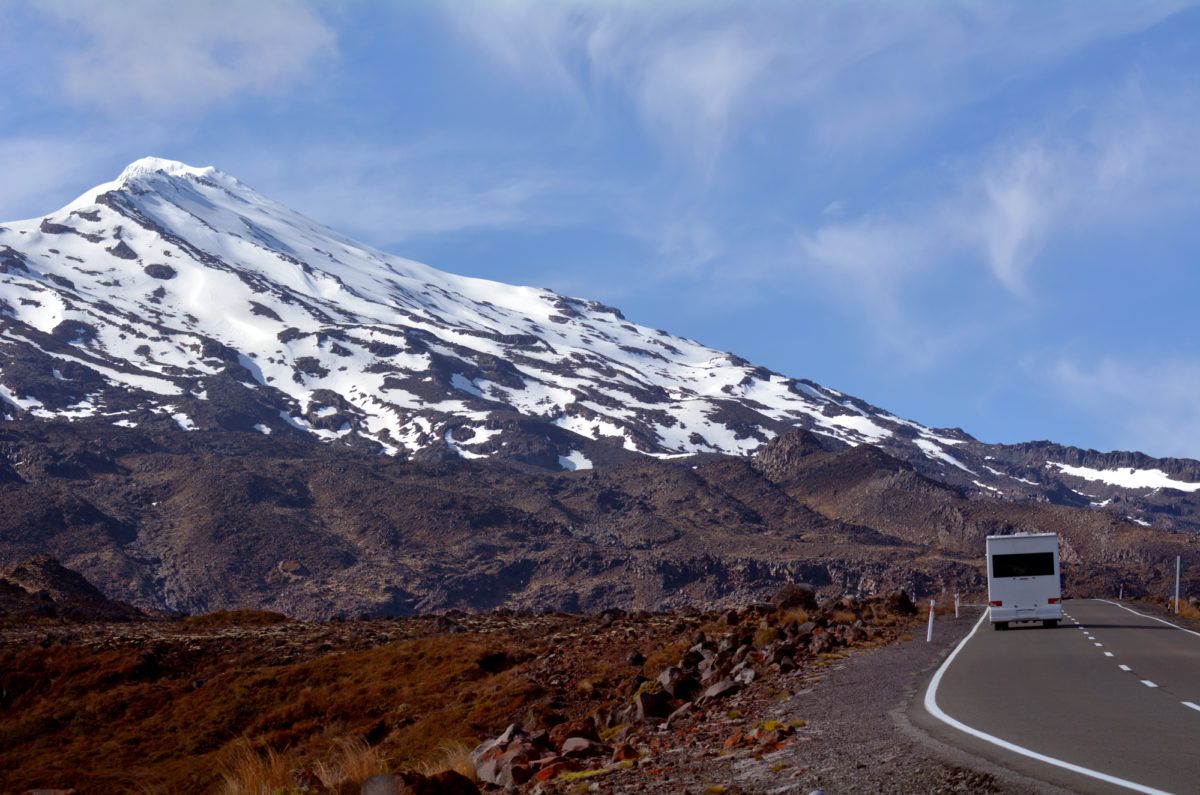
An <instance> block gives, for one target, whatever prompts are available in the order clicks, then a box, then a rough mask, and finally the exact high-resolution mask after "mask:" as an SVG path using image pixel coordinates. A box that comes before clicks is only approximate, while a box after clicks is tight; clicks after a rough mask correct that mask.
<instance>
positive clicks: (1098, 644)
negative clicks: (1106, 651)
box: [1092, 643, 1104, 646]
mask: <svg viewBox="0 0 1200 795" xmlns="http://www.w3.org/2000/svg"><path fill="white" fill-rule="evenodd" d="M1092 645H1093V646H1103V645H1104V644H1103V643H1093V644H1092Z"/></svg>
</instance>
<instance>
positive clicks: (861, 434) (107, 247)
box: [0, 158, 1200, 526]
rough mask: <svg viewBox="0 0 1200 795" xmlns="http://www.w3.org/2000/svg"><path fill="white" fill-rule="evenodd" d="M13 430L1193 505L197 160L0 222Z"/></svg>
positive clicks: (1182, 478)
mask: <svg viewBox="0 0 1200 795" xmlns="http://www.w3.org/2000/svg"><path fill="white" fill-rule="evenodd" d="M37 418H42V419H55V418H58V419H66V420H70V421H72V422H84V423H89V424H90V423H107V424H111V425H115V426H138V427H142V428H155V427H161V428H162V429H163V431H164V432H167V431H170V432H176V431H197V432H199V431H236V432H247V433H262V434H284V435H286V434H297V433H300V434H310V435H313V436H316V437H319V438H320V439H323V440H326V441H328V442H330V443H337V444H351V445H355V446H358V447H361V448H363V449H366V450H374V451H377V452H379V453H381V454H387V455H394V456H418V457H428V456H438V455H441V456H460V457H463V458H500V459H506V460H520V461H524V462H526V463H531V464H535V465H538V466H542V467H544V468H548V469H554V468H562V469H586V468H590V467H592V466H593V465H594V464H595V465H600V464H603V463H607V462H610V461H615V460H619V459H622V458H627V457H629V456H630V455H633V454H645V455H650V456H658V457H670V456H684V455H691V454H698V453H725V454H733V455H744V454H749V453H751V452H753V451H754V450H756V449H758V448H759V447H760V446H762V445H763V444H765V443H766V442H767V441H769V440H770V439H772V438H774V437H775V436H777V435H779V434H780V433H782V432H783V431H785V430H786V429H788V428H792V427H802V428H805V429H808V430H811V431H813V432H814V433H816V434H818V435H820V436H821V437H822V438H823V439H825V440H826V441H827V442H828V443H829V445H830V446H832V447H838V446H844V445H858V444H862V443H869V444H873V445H877V446H879V447H881V448H883V449H884V450H886V451H887V452H889V453H890V454H892V455H894V456H897V457H900V458H902V459H905V460H908V461H910V462H912V463H913V464H915V465H916V466H917V467H918V469H919V470H920V471H922V472H923V473H925V474H928V475H930V476H933V477H935V478H937V479H939V480H942V481H944V482H948V483H951V484H954V485H956V486H960V487H962V488H963V489H965V490H966V491H968V492H970V493H973V494H976V495H978V496H984V495H994V496H1003V497H1007V498H1013V499H1023V500H1029V499H1039V500H1051V501H1055V502H1066V503H1072V504H1076V505H1080V506H1083V507H1086V506H1088V505H1089V504H1091V505H1093V507H1098V508H1105V509H1107V510H1119V511H1121V512H1123V513H1124V514H1126V515H1130V516H1132V517H1133V518H1135V519H1138V520H1140V521H1151V520H1153V519H1154V516H1153V514H1156V513H1157V514H1159V516H1158V520H1159V522H1160V523H1165V526H1170V524H1171V523H1172V521H1174V519H1172V518H1171V517H1170V516H1167V515H1166V514H1164V513H1162V512H1161V511H1160V510H1159V509H1161V508H1162V507H1163V506H1166V505H1172V506H1177V505H1178V504H1179V500H1180V499H1184V501H1185V502H1186V503H1187V504H1189V505H1190V504H1191V503H1195V502H1196V501H1197V499H1198V498H1197V497H1196V495H1197V492H1198V490H1200V463H1197V462H1195V461H1185V460H1173V459H1172V460H1162V461H1158V460H1153V459H1148V458H1146V457H1145V456H1141V455H1140V454H1126V453H1119V454H1098V453H1094V452H1091V451H1080V450H1076V449H1073V448H1060V447H1057V446H1054V445H1048V444H1045V443H1034V444H1031V445H1017V446H999V445H987V444H983V443H980V442H978V441H977V440H975V439H973V438H972V437H970V436H969V435H967V434H966V433H964V432H962V431H960V430H957V429H954V430H945V429H933V428H927V427H925V426H922V425H920V424H918V423H915V422H912V421H909V420H906V419H902V418H900V417H897V416H895V415H893V414H891V413H889V412H887V411H884V410H882V409H879V408H876V407H874V406H871V405H870V404H868V403H865V402H863V401H861V400H858V399H857V398H853V397H850V396H848V395H845V394H842V393H840V392H838V391H836V390H834V389H830V388H827V387H823V386H820V385H818V384H816V383H813V382H811V381H807V380H803V379H796V378H792V377H788V376H785V375H781V374H779V373H774V372H771V371H769V370H766V369H764V368H761V367H756V366H754V365H753V364H751V363H749V362H746V361H745V360H743V359H740V358H738V357H737V356H734V355H731V354H727V353H723V352H721V351H716V350H713V349H711V348H707V347H705V346H704V345H702V344H700V343H698V342H695V341H692V340H688V339H682V338H679V337H674V336H671V335H669V334H667V333H666V332H663V331H657V330H654V329H650V328H646V327H644V326H640V325H638V324H636V323H632V322H630V321H628V320H626V319H625V318H624V317H623V316H622V315H621V313H620V312H619V311H617V310H616V309H613V308H611V307H608V306H604V305H603V304H599V303H596V302H594V301H587V300H582V299H578V298H569V297H565V296H562V295H558V294H556V293H554V292H551V291H549V290H544V289H538V288H533V287H514V286H510V285H506V284H501V283H497V282H492V281H486V280H482V279H473V278H466V277H461V276H455V275H452V274H449V273H445V272H442V271H439V270H436V269H434V268H431V267H429V266H426V265H422V264H420V263H417V262H413V261H411V260H407V259H403V258H401V257H397V256H394V255H391V254H387V253H384V252H381V251H378V250H375V249H372V248H371V247H369V246H366V245H363V244H361V243H358V242H356V241H354V240H351V239H349V238H347V237H345V236H343V235H340V234H338V233H336V232H334V231H332V230H330V229H328V228H326V227H324V226H322V225H320V224H319V223H316V222H314V221H312V220H310V219H308V218H306V217H304V216H303V215H301V214H299V213H296V212H294V211H292V210H290V209H288V208H286V207H284V206H282V205H280V204H278V203H276V202H274V201H272V200H270V199H268V198H266V197H264V196H262V195H260V194H259V193H257V192H256V191H254V190H252V189H251V188H250V187H248V186H246V185H244V184H242V183H241V182H239V181H238V180H237V179H235V178H233V177H231V176H229V175H227V174H224V173H222V172H220V171H218V170H216V169H214V168H211V167H209V168H194V167H191V166H187V165H184V164H182V163H178V162H174V161H169V160H161V159H158V158H145V159H142V160H139V161H137V162H135V163H133V164H131V165H130V166H129V167H128V168H126V169H125V171H123V172H122V173H121V175H120V176H119V177H118V178H117V179H116V180H114V181H112V182H108V183H105V184H103V185H100V186H98V187H96V188H93V189H92V190H89V191H87V192H85V193H84V194H83V195H82V196H80V197H79V198H78V199H76V200H75V201H73V202H71V203H70V204H68V205H67V206H66V207H63V208H62V209H61V210H58V211H57V212H53V213H51V214H49V215H47V216H45V217H43V218H36V219H32V220H27V221H20V222H13V223H5V224H2V225H0V420H18V419H20V420H27V419H37ZM1121 468H1125V469H1128V470H1129V471H1128V472H1125V471H1122V470H1121ZM1147 473H1157V474H1147ZM1164 488H1165V489H1168V490H1173V491H1169V492H1167V493H1168V497H1169V499H1160V498H1159V497H1158V496H1156V495H1161V494H1163V493H1164V492H1162V489H1164ZM1185 495H1192V496H1191V497H1186V496H1185ZM1172 511H1173V513H1174V515H1175V516H1176V517H1180V516H1184V517H1187V516H1191V515H1192V513H1193V511H1192V509H1191V508H1189V509H1187V510H1185V511H1183V512H1182V513H1181V512H1180V511H1179V510H1178V509H1176V508H1173V509H1172ZM1190 521H1191V520H1187V522H1185V524H1188V523H1190Z"/></svg>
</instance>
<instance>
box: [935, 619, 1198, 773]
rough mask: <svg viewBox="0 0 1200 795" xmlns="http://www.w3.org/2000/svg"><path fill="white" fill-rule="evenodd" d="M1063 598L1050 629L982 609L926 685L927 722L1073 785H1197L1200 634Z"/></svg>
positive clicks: (974, 748) (980, 749)
mask: <svg viewBox="0 0 1200 795" xmlns="http://www.w3.org/2000/svg"><path fill="white" fill-rule="evenodd" d="M1064 608H1065V613H1066V614H1067V617H1066V618H1065V620H1064V621H1063V623H1062V625H1060V626H1059V628H1057V629H1053V630H1049V629H1042V628H1041V627H1040V626H1034V625H1029V628H1024V627H1023V626H1022V625H1013V628H1012V629H1010V630H1009V631H1008V632H997V631H995V630H993V629H992V626H991V624H990V623H989V622H987V621H986V616H985V617H984V618H983V619H981V622H982V623H980V624H977V625H976V628H975V630H974V631H973V632H972V633H971V634H970V635H969V636H968V637H967V638H966V639H965V640H964V641H963V643H962V644H961V645H960V646H959V647H958V649H957V650H956V651H955V652H953V653H952V654H951V656H950V657H949V658H947V661H946V663H944V664H943V666H942V667H941V668H940V669H939V671H938V673H937V674H935V675H934V678H933V681H932V682H931V683H930V685H929V687H928V689H927V690H926V693H925V699H924V707H925V709H926V710H927V711H928V712H929V713H930V714H931V715H932V716H933V717H934V718H936V719H937V722H934V721H922V722H923V723H925V725H926V728H932V729H933V732H932V733H934V734H935V736H936V737H938V738H939V739H941V740H943V741H945V742H948V743H951V744H953V745H956V746H959V747H961V748H964V749H965V750H967V751H970V752H972V753H976V754H979V755H982V756H985V757H987V758H989V759H991V760H993V761H996V762H999V763H1000V764H1002V765H1005V766H1007V767H1011V768H1014V769H1016V770H1018V771H1020V772H1022V773H1025V774H1027V775H1030V776H1032V777H1034V778H1037V779H1039V780H1041V781H1047V782H1052V783H1054V784H1057V785H1059V786H1063V787H1066V788H1068V789H1072V790H1076V791H1084V792H1121V791H1126V792H1127V791H1137V792H1150V793H1154V792H1169V793H1200V634H1197V633H1195V632H1190V631H1185V630H1182V629H1178V628H1176V627H1174V626H1173V625H1170V624H1167V623H1164V622H1162V621H1161V620H1156V619H1154V618H1151V617H1149V616H1143V615H1139V614H1138V613H1136V612H1134V611H1133V610H1130V609H1128V608H1125V607H1123V606H1121V605H1118V604H1116V603H1112V602H1106V601H1103V600H1094V599H1093V600H1069V601H1067V602H1065V603H1064ZM1039 757H1040V758H1039Z"/></svg>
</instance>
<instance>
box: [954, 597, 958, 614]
mask: <svg viewBox="0 0 1200 795" xmlns="http://www.w3.org/2000/svg"><path fill="white" fill-rule="evenodd" d="M954 617H955V618H958V594H954Z"/></svg>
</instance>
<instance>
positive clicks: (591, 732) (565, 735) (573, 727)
mask: <svg viewBox="0 0 1200 795" xmlns="http://www.w3.org/2000/svg"><path fill="white" fill-rule="evenodd" d="M572 737H583V738H584V739H587V740H591V741H592V742H597V743H598V742H600V735H599V734H597V733H596V724H595V723H594V722H593V721H592V719H591V718H583V719H582V720H572V721H567V722H566V723H560V724H558V725H557V726H555V727H554V728H552V729H551V730H550V745H552V746H554V748H556V749H558V750H559V751H561V750H562V745H563V743H564V742H566V741H567V740H569V739H570V738H572Z"/></svg>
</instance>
